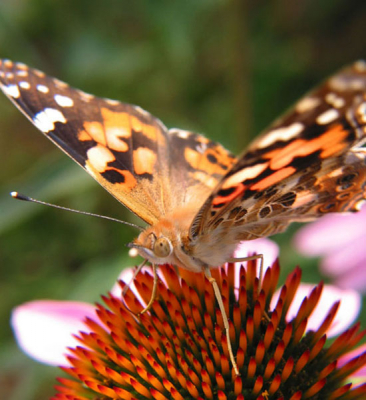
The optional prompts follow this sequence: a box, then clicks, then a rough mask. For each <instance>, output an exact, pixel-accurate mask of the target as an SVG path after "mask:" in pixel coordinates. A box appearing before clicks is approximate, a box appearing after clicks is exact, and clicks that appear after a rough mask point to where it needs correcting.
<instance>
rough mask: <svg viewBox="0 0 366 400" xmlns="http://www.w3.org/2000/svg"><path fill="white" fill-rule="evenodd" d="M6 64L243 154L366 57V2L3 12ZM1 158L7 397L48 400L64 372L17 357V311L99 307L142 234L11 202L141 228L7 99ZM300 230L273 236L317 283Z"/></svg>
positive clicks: (44, 5) (2, 102)
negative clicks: (297, 235) (297, 239)
mask: <svg viewBox="0 0 366 400" xmlns="http://www.w3.org/2000/svg"><path fill="white" fill-rule="evenodd" d="M0 57H2V58H4V57H5V58H10V59H12V60H17V61H23V62H25V63H27V64H30V65H31V66H33V67H36V68H39V69H41V70H43V71H46V72H47V73H48V74H50V75H53V76H56V77H58V78H60V79H62V80H64V81H66V82H68V83H70V84H71V85H73V86H76V87H78V88H81V89H83V90H84V91H86V92H90V93H93V94H96V95H99V96H103V97H109V98H116V99H120V100H123V101H125V102H129V103H134V104H138V105H140V106H141V107H143V108H145V109H147V110H149V111H150V112H151V113H153V114H154V115H156V116H158V117H159V118H160V119H162V120H163V121H164V122H165V124H166V125H167V126H168V127H180V128H183V129H191V130H194V131H198V132H202V133H204V134H206V135H207V136H208V137H209V138H211V139H215V140H218V141H220V142H221V143H223V144H224V145H225V146H226V147H227V148H229V149H230V150H232V151H233V152H234V153H236V154H239V153H240V152H241V151H242V150H243V148H244V147H245V146H246V144H247V143H248V142H249V140H250V139H251V138H253V137H254V136H255V135H256V134H258V132H259V131H260V130H261V129H263V128H265V126H266V125H268V124H269V123H270V122H271V121H272V120H273V119H274V118H276V117H277V116H278V115H279V114H280V113H281V112H283V111H284V110H285V109H286V108H287V107H289V106H290V105H291V104H292V103H293V102H294V101H295V100H296V99H298V98H299V97H300V96H301V95H303V94H304V93H305V92H306V91H308V90H309V89H311V88H312V87H313V86H314V85H315V84H317V83H318V82H319V81H321V80H323V79H324V78H326V77H327V76H329V75H330V74H332V73H334V72H335V71H337V69H339V68H340V67H342V66H344V65H345V64H348V63H350V62H352V61H354V60H357V59H359V58H365V57H366V2H365V1H364V0H354V1H347V0H323V1H322V2H319V1H317V0H302V1H301V2H297V1H293V0H274V1H261V0H256V1H245V0H243V1H240V0H231V1H230V0H226V1H225V0H200V1H199V0H185V1H172V0H154V1H140V0H134V1H131V0H119V1H118V0H105V1H97V0H88V1H87V0H78V1H75V0H63V1H60V0H33V1H31V0H1V2H0ZM0 148H1V157H0V162H1V164H0V235H1V237H0V274H1V275H0V293H1V302H0V318H1V330H0V398H1V399H3V398H4V399H5V398H6V399H8V400H18V399H22V400H31V399H32V400H33V399H44V398H48V397H49V396H51V395H52V394H53V392H54V391H53V389H52V386H53V385H54V383H55V381H54V377H55V376H57V375H61V373H60V371H57V370H56V369H55V368H51V367H47V366H43V365H40V364H38V363H36V362H35V361H33V360H31V359H29V358H28V357H27V356H25V355H24V354H22V353H21V351H20V350H19V349H18V348H17V346H16V344H15V342H14V339H13V337H12V333H11V329H10V326H9V318H10V313H11V310H12V308H13V307H14V306H16V305H17V304H21V303H23V302H26V301H30V300H34V299H41V298H52V299H72V300H83V301H91V302H93V301H97V300H98V298H99V295H100V294H101V293H105V292H106V291H107V290H108V289H110V287H111V286H112V284H113V282H114V280H115V279H116V277H117V276H118V273H119V272H120V271H121V269H122V268H123V267H125V266H129V265H132V261H131V260H129V259H128V255H127V249H126V247H125V244H126V243H128V242H129V241H130V240H131V239H132V238H133V237H134V235H135V234H136V232H135V231H134V230H132V229H130V228H128V227H125V226H121V225H119V224H114V223H111V222H107V221H104V220H98V219H93V218H88V217H85V216H81V215H75V214H72V213H65V212H62V211H56V210H54V209H49V208H47V207H42V206H39V205H35V204H25V203H23V202H17V201H15V200H12V199H11V198H10V197H9V195H8V193H9V191H11V190H18V191H20V192H23V193H26V194H27V195H30V196H33V197H36V198H40V199H42V200H45V201H51V202H55V203H57V204H60V205H63V206H68V207H73V208H77V209H80V210H86V211H91V212H97V213H100V214H104V215H108V216H113V217H117V218H120V219H124V220H127V221H133V222H137V220H136V218H135V217H134V216H132V215H130V214H129V213H128V212H127V211H126V210H125V209H124V208H123V207H122V206H121V205H120V204H119V203H118V202H116V201H115V200H114V199H113V198H112V197H111V196H110V195H109V194H108V193H107V192H105V191H104V190H103V189H102V188H101V187H99V186H98V184H97V183H95V182H94V180H93V179H92V178H90V177H89V176H88V175H87V174H86V173H85V172H84V171H83V170H82V169H81V168H79V167H78V166H77V165H76V164H75V163H74V162H73V161H71V160H70V159H68V157H66V156H65V155H64V154H63V153H62V152H60V151H59V150H58V149H57V148H56V147H55V146H54V145H53V144H52V143H51V142H49V141H48V140H46V139H45V138H44V137H42V135H41V134H40V133H39V132H38V131H36V129H35V128H34V127H33V126H31V124H30V123H29V122H28V121H27V120H26V119H25V118H24V117H23V116H22V115H21V114H20V113H19V111H18V110H16V109H15V107H14V106H13V105H12V104H10V102H9V101H8V100H7V99H6V98H5V97H4V96H0ZM297 227H298V226H296V227H292V228H291V229H290V230H289V231H288V232H287V233H286V234H283V235H280V236H278V237H276V240H277V241H278V242H279V243H280V244H281V260H282V267H283V271H289V270H291V269H292V268H293V267H294V266H295V265H296V264H298V263H300V265H301V266H302V267H304V279H305V280H306V281H309V282H317V281H318V280H319V279H320V278H319V273H318V272H317V261H316V260H305V259H303V258H301V257H299V256H298V255H296V254H295V253H294V251H293V250H292V249H291V236H292V235H293V233H294V232H295V230H296V228H297ZM365 308H366V307H364V310H365ZM361 318H362V321H363V322H362V323H363V326H365V325H366V323H365V312H364V315H363V316H362V317H361Z"/></svg>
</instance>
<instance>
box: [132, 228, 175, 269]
mask: <svg viewBox="0 0 366 400" xmlns="http://www.w3.org/2000/svg"><path fill="white" fill-rule="evenodd" d="M129 247H132V248H136V249H137V251H138V252H139V254H140V256H142V257H144V258H146V259H148V260H149V261H150V262H151V263H155V264H165V263H170V262H174V260H173V245H172V242H171V240H170V239H169V238H168V237H166V236H164V235H162V234H158V233H157V232H154V231H151V229H147V230H146V231H144V232H142V233H141V234H140V235H139V236H138V238H137V239H136V240H135V241H134V242H133V243H130V244H129Z"/></svg>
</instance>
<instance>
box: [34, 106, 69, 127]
mask: <svg viewBox="0 0 366 400" xmlns="http://www.w3.org/2000/svg"><path fill="white" fill-rule="evenodd" d="M56 122H62V123H63V124H65V123H66V118H65V117H64V115H63V114H62V112H61V111H59V110H56V109H54V108H45V109H44V110H43V111H40V112H39V113H38V114H36V115H35V116H34V118H33V123H34V125H35V126H36V127H37V128H38V129H39V130H40V131H42V132H43V133H48V132H50V131H53V130H54V129H55V123H56Z"/></svg>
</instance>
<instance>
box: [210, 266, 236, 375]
mask: <svg viewBox="0 0 366 400" xmlns="http://www.w3.org/2000/svg"><path fill="white" fill-rule="evenodd" d="M204 271H205V275H206V278H207V279H208V281H209V282H210V283H211V285H212V287H213V290H214V292H215V297H216V300H217V302H218V303H219V308H220V311H221V315H222V319H223V322H224V327H225V331H226V341H227V347H228V350H229V355H230V361H231V364H232V365H233V368H234V371H235V375H236V376H239V375H240V373H239V369H238V364H237V363H236V361H235V357H234V353H233V349H232V347H231V341H230V334H229V320H228V318H227V315H226V311H225V306H224V303H223V301H222V296H221V292H220V289H219V286H218V284H217V282H216V279H215V278H213V277H212V275H211V271H210V269H209V267H208V266H206V267H205V268H204Z"/></svg>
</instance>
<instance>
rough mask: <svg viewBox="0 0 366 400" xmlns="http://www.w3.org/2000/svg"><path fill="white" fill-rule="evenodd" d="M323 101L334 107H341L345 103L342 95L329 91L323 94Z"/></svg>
mask: <svg viewBox="0 0 366 400" xmlns="http://www.w3.org/2000/svg"><path fill="white" fill-rule="evenodd" d="M325 101H326V102H327V103H329V104H330V105H331V106H333V107H335V108H341V107H343V106H344V105H345V104H346V102H345V100H344V98H343V97H340V96H337V95H336V94H335V93H333V92H330V93H328V94H327V95H326V96H325Z"/></svg>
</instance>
